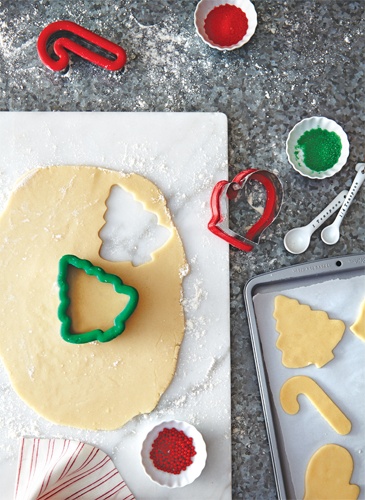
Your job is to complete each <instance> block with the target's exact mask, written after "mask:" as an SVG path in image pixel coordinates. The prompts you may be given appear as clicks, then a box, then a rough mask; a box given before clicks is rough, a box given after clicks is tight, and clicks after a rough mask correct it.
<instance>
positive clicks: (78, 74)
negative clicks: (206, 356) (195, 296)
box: [0, 0, 365, 500]
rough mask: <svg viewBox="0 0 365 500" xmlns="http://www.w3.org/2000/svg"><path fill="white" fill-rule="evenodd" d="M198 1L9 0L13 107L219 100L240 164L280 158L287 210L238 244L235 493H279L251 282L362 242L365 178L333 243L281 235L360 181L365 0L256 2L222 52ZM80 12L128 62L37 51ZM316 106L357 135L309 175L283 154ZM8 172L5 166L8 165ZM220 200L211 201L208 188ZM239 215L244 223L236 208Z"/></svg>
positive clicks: (8, 94)
mask: <svg viewBox="0 0 365 500" xmlns="http://www.w3.org/2000/svg"><path fill="white" fill-rule="evenodd" d="M196 3H197V2H196V1H190V0H183V1H182V2H179V3H178V4H177V3H176V2H175V1H173V0H164V1H163V2H157V1H152V0H149V1H147V0H126V1H125V2H123V3H122V2H119V3H118V2H113V1H108V2H103V3H100V2H96V1H94V0H91V1H89V2H88V3H87V4H86V3H85V2H84V1H83V0H75V1H72V2H71V1H70V0H65V1H64V2H62V5H61V4H59V3H57V2H52V3H49V2H46V1H45V0H40V1H37V2H35V0H29V1H26V2H10V0H6V1H5V2H2V5H1V7H0V22H1V34H0V52H1V62H0V92H1V94H0V106H1V109H2V110H16V111H24V110H29V111H31V110H51V111H57V110H64V111H77V110H78V111H93V110H101V111H222V112H224V113H225V114H226V115H227V116H228V123H229V165H230V167H229V177H230V179H232V178H233V177H234V175H236V174H237V173H238V172H240V171H241V170H243V169H244V168H246V167H255V166H258V167H260V168H267V169H269V170H272V171H277V172H278V175H279V177H280V179H281V180H282V181H283V185H284V205H283V208H282V211H281V214H280V215H279V218H278V220H277V221H276V222H275V223H274V224H273V225H272V226H270V228H269V229H268V230H267V231H266V233H264V236H263V240H262V241H263V242H262V244H261V245H260V249H259V250H258V251H254V252H252V253H251V254H245V253H243V252H241V251H239V250H236V249H231V253H230V259H231V263H230V277H231V346H232V423H233V425H232V461H233V462H232V471H233V494H232V496H233V498H234V499H235V500H236V499H239V498H245V499H259V498H265V499H268V500H269V499H273V498H275V497H276V491H275V484H274V478H273V475H272V472H271V462H270V455H269V448H268V444H267V438H266V432H265V426H264V422H263V415H262V409H261V402H260V396H259V390H258V385H257V379H256V372H255V368H254V363H253V355H252V350H251V341H250V338H249V332H248V327H247V323H246V313H245V308H244V305H243V301H242V294H241V290H242V286H243V284H244V283H245V282H246V281H247V279H249V278H250V277H251V276H253V275H255V274H259V273H262V272H265V271H270V270H274V269H277V268H280V267H283V266H287V265H291V264H295V263H301V262H306V261H311V260H316V259H319V258H324V257H327V256H334V255H341V254H351V253H359V252H363V251H364V250H365V242H364V238H365V232H364V226H363V212H364V199H365V198H364V197H365V189H364V188H362V190H361V191H360V192H359V193H358V194H357V196H356V199H355V201H354V203H353V204H352V206H351V208H350V209H349V212H348V214H347V215H346V218H345V219H344V222H343V224H342V225H341V239H340V241H339V243H338V244H337V245H335V246H333V247H328V246H326V245H324V244H323V243H322V242H321V240H320V231H318V232H316V233H315V234H314V235H313V237H312V241H311V244H310V246H309V249H308V250H307V251H306V252H305V253H304V254H302V255H299V256H293V255H290V254H288V253H287V252H286V251H285V249H284V246H283V243H282V239H283V237H284V234H285V233H286V232H287V231H288V230H289V229H291V228H292V227H294V226H300V225H305V224H307V223H308V222H309V221H310V220H312V218H313V216H314V215H315V214H316V213H319V211H320V210H321V209H322V208H324V207H325V205H326V204H328V203H329V201H330V200H331V199H333V198H334V196H335V194H338V193H339V192H340V191H341V190H342V189H345V188H347V189H348V188H349V186H350V184H351V181H350V178H353V177H354V175H355V170H354V166H355V164H356V163H358V162H359V161H362V160H363V159H364V156H365V150H364V142H365V141H364V122H363V118H362V117H363V116H364V105H365V104H364V99H363V90H362V89H363V85H362V80H363V78H364V59H363V54H364V52H365V47H364V17H365V16H364V5H363V2H361V1H354V2H346V1H344V0H335V1H333V2H326V1H323V0H315V1H314V2H306V1H301V2H298V1H296V0H285V1H284V2H281V3H280V2H276V1H272V0H263V1H260V2H255V1H254V4H255V8H256V10H257V13H258V26H257V29H256V32H255V35H254V36H253V37H252V39H251V40H250V42H249V43H248V44H246V45H245V46H244V47H242V48H241V49H239V50H237V51H233V52H231V53H218V52H217V51H214V50H213V49H210V48H209V47H207V46H206V45H205V44H203V42H202V41H201V40H200V39H199V37H198V35H196V33H195V28H194V21H193V13H194V10H195V7H196ZM60 19H69V20H71V21H74V22H78V23H80V24H81V25H83V26H84V27H86V28H89V29H91V30H93V31H96V32H97V33H98V34H100V35H102V36H105V37H107V38H110V39H111V40H112V41H113V42H116V43H120V44H121V45H122V46H123V47H124V48H125V49H126V51H127V55H128V62H127V65H126V68H125V70H124V71H123V72H122V73H121V74H117V75H113V74H111V73H108V72H107V71H105V70H101V69H100V68H96V67H94V66H91V65H90V64H88V63H86V62H83V61H81V60H80V59H79V58H78V57H72V61H73V64H72V66H71V70H70V71H69V72H68V73H67V74H65V75H58V74H54V73H52V72H51V71H50V70H47V69H46V68H45V67H44V66H43V65H42V63H41V62H40V60H39V59H38V56H37V53H36V40H37V37H38V35H39V33H40V31H41V30H42V29H43V28H44V27H45V26H46V25H47V24H49V23H50V22H53V21H56V20H60ZM309 116H326V117H328V118H331V119H333V120H335V121H337V122H338V123H339V124H340V125H341V126H342V127H343V129H344V130H345V132H346V133H347V135H348V138H349V142H350V156H349V160H348V163H347V165H346V166H345V167H344V168H343V169H342V171H341V172H340V173H339V174H336V175H335V176H334V177H333V178H331V179H329V180H324V181H311V180H308V179H305V178H303V177H301V176H300V175H299V174H297V173H296V172H295V171H294V170H293V169H292V168H291V166H290V164H289V163H288V161H287V159H286V155H285V141H286V138H287V135H288V133H289V131H290V130H291V128H292V127H293V126H294V125H295V124H296V123H297V122H298V121H300V120H301V119H303V118H306V117H309ZM0 182H1V176H0ZM206 202H207V203H209V200H206ZM230 213H231V217H232V218H234V219H235V220H237V221H238V223H244V221H243V217H242V216H241V214H240V213H239V212H238V211H237V210H235V207H234V206H233V207H231V212H230Z"/></svg>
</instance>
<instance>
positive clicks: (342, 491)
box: [303, 444, 360, 500]
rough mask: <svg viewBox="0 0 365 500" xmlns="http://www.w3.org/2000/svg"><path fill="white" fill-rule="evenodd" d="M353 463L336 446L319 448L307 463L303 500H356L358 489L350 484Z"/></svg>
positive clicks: (344, 452)
mask: <svg viewBox="0 0 365 500" xmlns="http://www.w3.org/2000/svg"><path fill="white" fill-rule="evenodd" d="M353 470H354V462H353V460H352V456H351V454H350V453H349V452H348V451H347V450H346V448H343V447H342V446H338V445H337V444H326V445H324V446H322V447H321V448H319V450H317V451H316V452H315V453H314V455H313V456H312V457H311V459H310V460H309V462H308V466H307V470H306V472H305V494H304V498H303V500H313V499H316V500H344V499H346V500H356V499H357V497H358V496H359V493H360V488H359V487H358V486H357V485H356V484H350V480H351V476H352V471H353Z"/></svg>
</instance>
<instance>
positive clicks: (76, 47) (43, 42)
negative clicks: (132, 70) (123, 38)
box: [37, 21, 127, 71]
mask: <svg viewBox="0 0 365 500" xmlns="http://www.w3.org/2000/svg"><path fill="white" fill-rule="evenodd" d="M57 32H61V33H60V35H61V37H60V38H57V40H56V41H55V42H54V44H53V51H54V53H55V54H56V56H58V57H59V59H58V60H57V61H55V60H54V59H52V57H51V56H50V55H49V53H48V46H49V44H50V43H49V41H50V38H51V37H53V36H54V35H55V33H57ZM64 32H67V35H68V36H71V37H72V36H74V38H76V39H80V38H81V39H82V41H83V42H85V41H86V43H85V44H86V45H87V44H88V45H89V46H90V44H91V47H92V46H94V47H95V48H96V49H102V51H103V52H104V53H110V55H111V56H112V58H113V59H109V58H108V57H104V56H102V55H100V54H98V53H96V52H93V51H92V50H90V49H88V48H87V47H85V46H83V45H81V44H80V43H77V42H76V41H75V40H72V39H71V38H67V37H66V36H63V34H64ZM75 35H76V37H75ZM37 49H38V54H39V57H40V58H41V61H42V62H43V63H44V64H45V65H46V66H47V67H48V68H50V69H52V70H53V71H62V70H64V69H66V68H67V66H68V64H69V55H68V53H67V50H70V51H71V52H74V53H75V54H77V55H79V56H80V57H83V58H84V59H87V60H88V61H90V62H92V63H94V64H97V65H98V66H101V67H102V68H105V69H108V70H110V71H118V70H120V69H121V68H123V66H124V65H125V63H126V61H127V55H126V53H125V50H124V49H122V47H120V46H119V45H117V44H115V43H113V42H110V41H109V40H107V39H106V38H103V37H101V36H99V35H96V34H95V33H93V32H92V31H89V30H87V29H86V28H83V27H82V26H80V25H79V24H76V23H73V22H72V21H57V22H55V23H52V24H49V25H48V26H47V27H46V28H44V30H43V31H42V33H41V34H40V35H39V38H38V43H37ZM66 49H67V50H66ZM108 55H109V54H108Z"/></svg>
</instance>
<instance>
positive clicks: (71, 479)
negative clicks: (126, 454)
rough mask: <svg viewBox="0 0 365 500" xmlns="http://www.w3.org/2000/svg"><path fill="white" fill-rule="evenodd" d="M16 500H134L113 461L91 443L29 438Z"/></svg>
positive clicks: (25, 441) (23, 452)
mask: <svg viewBox="0 0 365 500" xmlns="http://www.w3.org/2000/svg"><path fill="white" fill-rule="evenodd" d="M14 499H15V500H77V499H81V500H107V499H108V500H134V496H133V495H132V493H131V492H130V490H129V489H128V487H127V485H126V484H125V482H124V481H123V478H122V477H121V475H120V474H119V472H118V470H117V469H116V468H115V466H114V464H113V462H112V461H111V459H110V458H109V457H108V455H106V454H105V453H104V452H103V451H101V450H99V449H98V448H95V447H94V446H91V445H89V444H85V443H80V442H78V441H69V440H67V439H28V438H27V439H25V438H23V439H22V441H21V445H20V459H19V468H18V475H17V480H16V486H15V496H14Z"/></svg>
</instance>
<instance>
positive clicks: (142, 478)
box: [0, 112, 231, 500]
mask: <svg viewBox="0 0 365 500" xmlns="http://www.w3.org/2000/svg"><path fill="white" fill-rule="evenodd" d="M0 138H1V139H0V209H1V210H3V208H4V206H5V204H6V201H7V199H8V196H9V193H10V190H11V188H12V186H13V185H14V183H15V181H16V180H17V178H19V177H20V176H21V175H23V174H24V173H26V172H28V171H30V170H32V169H33V168H36V167H38V166H48V165H67V164H68V165H93V166H98V167H104V168H110V169H114V170H122V171H125V172H136V173H139V174H141V175H144V176H145V177H147V178H148V179H150V180H151V181H153V182H154V183H155V184H156V185H157V186H158V187H159V188H160V189H161V190H162V192H163V193H164V195H165V196H166V198H167V202H168V206H169V208H170V210H171V212H172V215H173V218H174V221H175V224H176V226H177V228H178V230H179V232H180V235H181V237H182V240H183V244H184V247H185V251H186V254H187V259H188V262H189V265H190V269H191V272H190V274H189V275H188V276H187V277H186V278H185V279H184V310H185V318H186V331H185V337H184V340H183V343H182V346H181V350H180V354H179V359H178V365H177V371H176V373H175V376H174V379H173V381H172V383H171V385H170V386H169V388H168V390H167V391H166V392H165V394H164V395H163V397H162V398H161V401H160V402H159V404H158V406H157V407H156V409H155V410H154V411H153V412H152V413H151V414H149V415H141V416H139V417H136V418H134V419H133V420H132V421H130V422H128V423H127V424H126V425H125V426H124V427H122V428H121V429H118V430H116V431H111V432H110V431H108V432H107V431H103V432H101V431H98V432H94V431H82V430H79V429H73V428H70V427H64V426H58V425H55V424H52V423H50V422H48V421H46V420H45V419H43V418H41V417H39V416H38V415H37V414H36V413H35V412H34V411H33V410H31V409H30V408H28V407H27V405H26V404H25V403H24V402H23V401H22V400H20V398H19V397H18V396H17V395H16V394H15V392H14V391H13V390H12V388H11V385H10V382H9V380H8V377H7V374H6V372H5V370H4V368H3V366H2V364H1V363H0V401H1V407H0V488H1V491H2V494H1V496H2V498H6V499H8V498H9V499H10V498H12V496H13V490H14V484H15V475H16V469H17V460H18V446H19V438H20V437H21V436H33V437H44V438H49V437H62V438H67V439H76V440H80V441H84V442H87V443H90V444H93V445H95V446H98V447H99V448H101V449H102V450H103V451H105V452H106V453H108V454H109V455H110V456H111V458H112V459H113V461H114V463H115V465H116V466H117V468H118V469H119V471H120V473H121V475H122V476H123V478H124V479H125V481H126V483H127V484H128V486H129V487H130V489H131V491H132V492H133V493H134V495H135V497H136V499H137V500H142V499H158V500H164V499H169V500H170V499H171V500H174V499H184V500H185V499H189V500H190V499H191V500H193V499H196V500H204V499H211V500H214V499H222V500H226V499H229V498H231V432H230V416H231V410H230V401H231V398H230V352H229V348H230V324H229V254H228V244H226V243H225V242H223V241H222V240H220V239H219V238H217V237H216V236H213V235H212V234H211V233H210V232H209V231H208V230H207V228H206V225H207V222H208V220H209V218H210V207H209V199H210V194H211V191H212V189H213V186H214V185H215V183H216V182H218V181H219V180H221V179H227V178H228V177H227V176H228V162H227V118H226V116H225V115H223V114H220V113H118V112H115V113H67V112H66V113H62V112H57V113H46V112H45V113H43V112H24V113H10V112H9V113H6V112H2V113H0ZM0 272H1V270H0ZM0 334H1V330H0ZM172 418H174V419H179V420H185V421H187V422H190V423H192V424H193V425H195V426H196V427H197V429H198V430H199V431H200V432H201V433H202V435H203V437H204V439H205V441H206V444H207V452H208V459H207V465H206V467H205V469H204V471H203V473H202V475H201V476H200V477H199V478H198V479H197V480H196V481H195V482H194V483H192V484H191V485H189V486H186V487H185V488H176V489H173V490H171V489H167V488H162V487H160V486H158V485H156V484H154V483H152V482H151V481H150V479H149V478H148V477H147V476H146V475H145V474H144V472H143V470H142V467H141V465H140V459H139V453H140V448H141V444H142V441H143V439H144V437H145V435H146V433H147V432H148V431H149V430H150V429H151V428H152V427H153V426H154V425H155V424H157V423H159V422H161V421H163V420H170V419H172Z"/></svg>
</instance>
